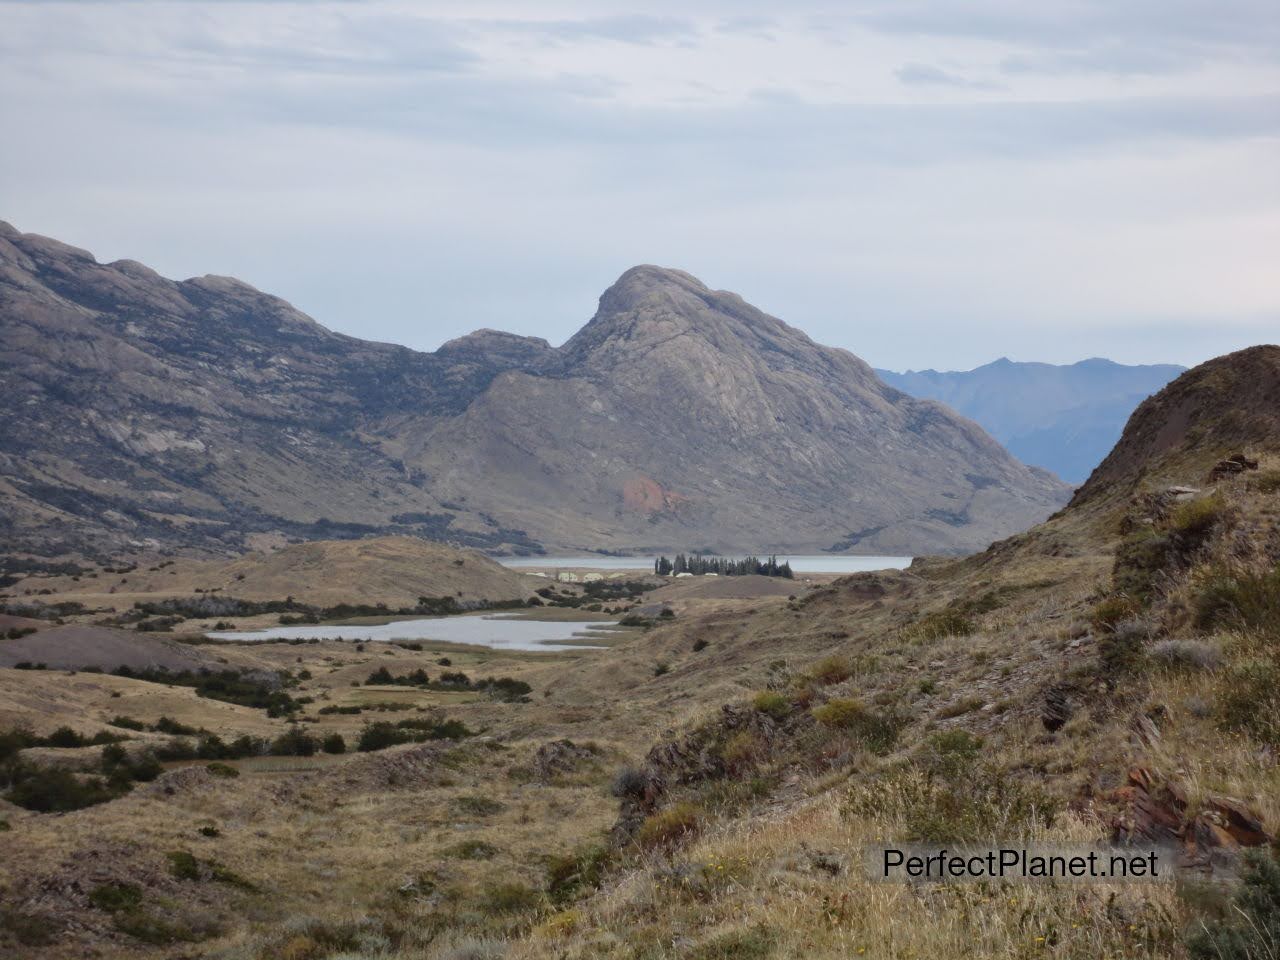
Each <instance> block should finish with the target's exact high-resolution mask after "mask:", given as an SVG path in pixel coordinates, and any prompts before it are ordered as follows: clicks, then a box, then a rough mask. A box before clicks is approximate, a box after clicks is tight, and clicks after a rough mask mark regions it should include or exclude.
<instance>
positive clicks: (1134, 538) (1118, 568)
mask: <svg viewBox="0 0 1280 960" xmlns="http://www.w3.org/2000/svg"><path fill="white" fill-rule="evenodd" d="M1175 553H1176V551H1175V550H1174V547H1173V544H1172V542H1171V541H1170V539H1169V536H1168V535H1167V534H1164V533H1161V532H1159V531H1157V530H1156V529H1155V528H1153V527H1139V528H1138V529H1137V530H1135V531H1133V532H1132V533H1130V534H1129V535H1127V536H1126V537H1125V538H1124V539H1123V540H1121V541H1120V544H1119V545H1118V546H1117V547H1116V559H1115V563H1114V564H1113V566H1112V571H1111V581H1112V585H1113V586H1114V587H1115V590H1116V593H1118V594H1120V595H1121V596H1124V597H1129V598H1131V599H1132V600H1133V601H1134V603H1136V604H1139V605H1145V604H1147V603H1149V602H1150V601H1151V599H1152V597H1153V596H1154V595H1155V592H1156V579H1157V576H1158V574H1159V573H1160V572H1161V571H1162V570H1165V569H1167V568H1168V567H1169V566H1170V565H1171V564H1172V562H1173V558H1174V556H1175Z"/></svg>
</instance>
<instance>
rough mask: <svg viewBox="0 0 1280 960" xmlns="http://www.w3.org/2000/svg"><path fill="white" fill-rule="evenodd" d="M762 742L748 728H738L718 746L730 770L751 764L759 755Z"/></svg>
mask: <svg viewBox="0 0 1280 960" xmlns="http://www.w3.org/2000/svg"><path fill="white" fill-rule="evenodd" d="M762 750H763V744H762V743H761V742H760V738H759V737H757V736H756V735H755V734H754V733H752V732H751V731H750V730H739V731H738V732H737V733H735V734H734V735H733V736H731V737H730V738H729V739H728V740H727V741H725V744H724V746H722V747H721V748H720V759H722V760H723V761H724V762H725V763H726V764H727V765H728V766H729V768H730V769H731V770H741V769H742V768H743V767H748V766H750V765H751V764H753V763H754V762H755V761H756V759H757V758H758V757H759V756H760V754H761V752H762Z"/></svg>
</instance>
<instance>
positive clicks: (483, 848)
mask: <svg viewBox="0 0 1280 960" xmlns="http://www.w3.org/2000/svg"><path fill="white" fill-rule="evenodd" d="M497 852H498V848H497V847H495V846H494V845H493V844H492V843H486V842H485V841H483V840H463V841H462V842H461V843H458V844H454V845H453V846H452V847H450V848H449V849H448V850H446V851H445V853H447V854H448V855H449V856H451V857H456V858H457V859H459V860H491V859H493V857H494V856H495V855H496V854H497Z"/></svg>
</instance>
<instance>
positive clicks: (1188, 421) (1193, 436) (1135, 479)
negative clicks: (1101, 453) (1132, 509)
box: [1071, 344, 1280, 506]
mask: <svg viewBox="0 0 1280 960" xmlns="http://www.w3.org/2000/svg"><path fill="white" fill-rule="evenodd" d="M1277 438H1280V346H1277V345H1275V344H1264V345H1261V346H1256V347H1249V348H1247V349H1245V350H1237V351H1236V352H1235V353H1228V354H1225V355H1224V356H1221V357H1215V358H1214V359H1212V360H1209V361H1207V362H1206V363H1202V364H1200V365H1199V366H1197V367H1194V368H1193V369H1191V370H1189V371H1188V372H1186V373H1184V374H1183V375H1182V376H1180V377H1178V378H1177V379H1176V380H1174V381H1173V382H1172V383H1170V384H1169V385H1168V386H1166V387H1165V388H1164V389H1163V390H1161V391H1159V392H1158V393H1156V394H1154V395H1153V396H1151V397H1150V398H1148V399H1147V400H1144V401H1143V402H1142V404H1141V405H1140V406H1139V407H1138V409H1137V410H1135V411H1134V413H1133V416H1132V417H1130V418H1129V422H1128V423H1127V424H1126V425H1125V428H1124V433H1123V435H1122V436H1121V438H1120V441H1119V442H1118V443H1117V444H1116V445H1115V447H1114V448H1113V449H1112V450H1111V452H1110V453H1108V454H1107V456H1106V459H1104V460H1103V461H1102V463H1100V464H1099V465H1098V467H1097V469H1096V470H1094V471H1093V473H1092V474H1090V476H1089V479H1088V481H1087V482H1086V483H1085V484H1084V485H1083V486H1082V487H1081V488H1080V489H1079V490H1077V491H1076V494H1075V496H1074V497H1073V498H1072V501H1071V502H1072V505H1073V506H1074V505H1079V504H1082V503H1086V502H1088V501H1090V500H1096V499H1099V498H1102V497H1107V496H1110V497H1116V496H1124V495H1129V494H1132V493H1133V492H1134V491H1136V490H1138V489H1140V488H1141V487H1142V486H1144V485H1146V486H1159V485H1160V484H1161V483H1168V482H1172V481H1173V480H1176V479H1178V478H1179V477H1186V476H1188V475H1191V476H1199V477H1204V476H1206V475H1208V476H1213V475H1215V474H1223V473H1226V474H1230V473H1235V472H1241V473H1247V472H1248V470H1249V468H1244V465H1245V463H1247V462H1248V461H1250V460H1251V459H1252V458H1251V457H1250V456H1249V453H1254V454H1256V453H1257V451H1258V450H1259V449H1262V450H1267V451H1271V450H1274V449H1275V448H1276V447H1277V445H1278V439H1277ZM1224 461H1228V462H1224ZM1232 461H1234V462H1238V463H1239V464H1240V466H1241V467H1242V468H1244V469H1240V470H1237V468H1236V467H1233V466H1231V465H1230V462H1232ZM1219 464H1221V466H1219ZM1254 466H1255V467H1256V463H1255V464H1254Z"/></svg>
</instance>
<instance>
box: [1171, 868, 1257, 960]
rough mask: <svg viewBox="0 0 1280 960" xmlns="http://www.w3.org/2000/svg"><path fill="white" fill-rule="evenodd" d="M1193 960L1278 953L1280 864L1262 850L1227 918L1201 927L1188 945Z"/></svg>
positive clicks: (1244, 959) (1243, 959) (1251, 959)
mask: <svg viewBox="0 0 1280 960" xmlns="http://www.w3.org/2000/svg"><path fill="white" fill-rule="evenodd" d="M1187 948H1188V952H1189V953H1190V955H1191V957H1192V958H1193V960H1264V958H1273V957H1275V956H1277V953H1278V949H1280V863H1277V862H1276V860H1275V857H1274V856H1273V855H1272V854H1269V853H1267V852H1265V851H1262V850H1253V851H1250V852H1249V853H1248V854H1246V855H1245V868H1244V873H1243V875H1242V876H1241V882H1240V887H1239V889H1238V890H1237V892H1236V895H1235V902H1234V909H1233V910H1232V911H1231V912H1230V913H1229V915H1228V916H1227V917H1226V918H1223V919H1219V920H1215V921H1213V922H1210V923H1202V924H1201V925H1200V927H1199V929H1197V930H1195V931H1194V932H1193V933H1192V935H1191V936H1190V938H1189V939H1188V943H1187Z"/></svg>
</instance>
